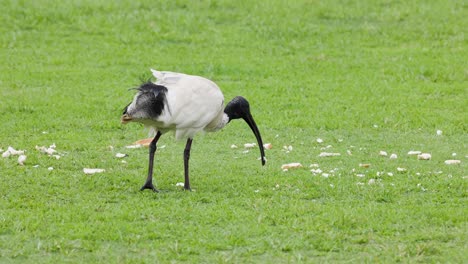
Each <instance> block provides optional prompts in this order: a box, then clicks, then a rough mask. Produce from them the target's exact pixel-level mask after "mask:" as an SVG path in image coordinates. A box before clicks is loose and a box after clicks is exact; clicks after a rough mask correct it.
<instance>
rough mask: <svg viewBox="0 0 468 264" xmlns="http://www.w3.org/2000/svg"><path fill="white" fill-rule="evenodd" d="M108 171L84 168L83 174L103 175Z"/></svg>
mask: <svg viewBox="0 0 468 264" xmlns="http://www.w3.org/2000/svg"><path fill="white" fill-rule="evenodd" d="M104 171H106V170H105V169H90V168H84V169H83V172H84V173H85V174H95V173H101V172H104Z"/></svg>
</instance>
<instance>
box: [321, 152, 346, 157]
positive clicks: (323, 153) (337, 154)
mask: <svg viewBox="0 0 468 264" xmlns="http://www.w3.org/2000/svg"><path fill="white" fill-rule="evenodd" d="M336 156H341V154H340V153H331V152H321V153H320V154H319V157H336Z"/></svg>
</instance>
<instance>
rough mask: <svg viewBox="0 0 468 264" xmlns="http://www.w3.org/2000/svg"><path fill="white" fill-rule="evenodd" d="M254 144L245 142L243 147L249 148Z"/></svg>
mask: <svg viewBox="0 0 468 264" xmlns="http://www.w3.org/2000/svg"><path fill="white" fill-rule="evenodd" d="M255 146H257V144H255V143H245V144H244V148H246V149H251V148H254V147H255Z"/></svg>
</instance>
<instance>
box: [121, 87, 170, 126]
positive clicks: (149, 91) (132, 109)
mask: <svg viewBox="0 0 468 264" xmlns="http://www.w3.org/2000/svg"><path fill="white" fill-rule="evenodd" d="M136 90H138V93H137V94H136V95H135V97H134V98H133V101H132V102H131V103H130V104H128V105H127V106H126V107H125V108H124V111H123V115H122V123H127V122H129V121H139V120H143V119H155V118H157V117H158V116H160V115H161V113H162V112H163V110H164V108H165V107H166V104H167V101H166V93H167V88H166V87H165V86H162V85H157V84H154V83H152V82H146V83H143V84H142V85H140V87H138V88H136Z"/></svg>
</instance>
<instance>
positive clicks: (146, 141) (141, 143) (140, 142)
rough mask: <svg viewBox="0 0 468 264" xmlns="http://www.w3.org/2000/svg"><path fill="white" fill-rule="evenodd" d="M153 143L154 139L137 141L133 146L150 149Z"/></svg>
mask: <svg viewBox="0 0 468 264" xmlns="http://www.w3.org/2000/svg"><path fill="white" fill-rule="evenodd" d="M151 141H153V138H145V139H140V140H137V141H135V142H134V143H133V145H141V146H145V147H148V146H149V145H150V143H151Z"/></svg>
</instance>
